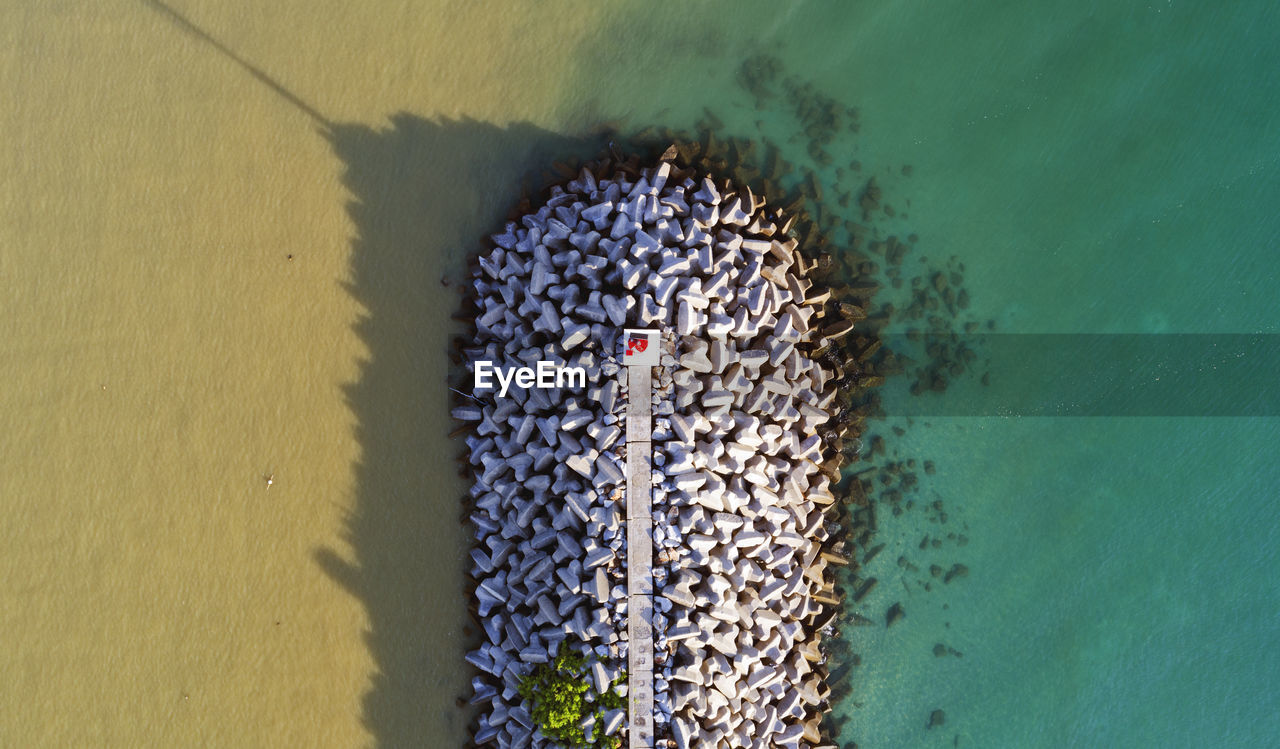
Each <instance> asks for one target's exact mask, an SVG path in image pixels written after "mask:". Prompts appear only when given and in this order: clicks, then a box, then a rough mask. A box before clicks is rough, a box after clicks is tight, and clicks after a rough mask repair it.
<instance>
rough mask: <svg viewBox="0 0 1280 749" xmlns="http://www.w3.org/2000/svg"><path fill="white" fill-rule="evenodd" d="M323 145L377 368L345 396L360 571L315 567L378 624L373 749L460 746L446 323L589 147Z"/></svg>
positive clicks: (474, 134) (432, 134)
mask: <svg viewBox="0 0 1280 749" xmlns="http://www.w3.org/2000/svg"><path fill="white" fill-rule="evenodd" d="M324 134H325V137H326V138H328V140H329V141H330V142H331V144H332V146H333V149H334V152H335V153H336V154H337V156H338V157H339V158H340V159H341V160H342V162H343V164H344V169H345V171H344V173H343V178H342V179H343V184H344V185H345V187H346V189H347V190H348V191H349V193H350V201H349V203H348V206H347V210H348V214H349V215H350V217H351V221H352V224H353V226H354V229H355V236H354V237H353V238H352V252H351V271H350V277H349V278H348V279H347V281H346V282H345V286H346V288H347V290H348V291H349V292H350V293H351V295H352V296H353V297H354V298H355V299H356V300H357V301H359V302H360V304H361V305H362V306H363V308H364V310H365V312H364V314H363V316H362V317H361V319H360V320H359V322H358V323H357V324H356V326H355V329H356V333H357V334H358V335H359V337H360V340H361V341H362V342H363V343H364V345H365V346H366V348H367V358H366V359H365V360H364V361H363V362H361V364H360V374H359V378H358V379H357V380H356V381H355V382H353V383H351V384H349V385H347V386H345V388H344V393H345V397H346V400H347V403H348V405H349V407H350V408H351V412H352V414H353V416H354V418H355V422H356V424H355V430H356V435H357V438H358V440H359V442H360V445H361V458H360V462H359V463H358V465H357V466H356V468H355V470H356V496H355V499H354V510H353V511H352V512H351V515H350V517H349V518H348V521H347V538H346V540H347V542H348V543H349V545H350V557H349V561H348V558H347V556H346V554H344V553H342V552H341V551H339V550H335V549H330V548H324V549H319V550H317V551H316V553H315V558H316V561H317V562H318V563H319V564H320V566H321V567H322V568H323V569H324V570H325V572H326V573H327V574H328V575H329V576H330V577H332V578H333V579H334V580H336V581H337V582H338V583H339V584H340V585H342V586H343V587H344V588H345V589H346V590H348V591H349V592H350V593H351V594H352V595H353V596H355V597H356V598H358V599H360V601H361V602H362V603H363V604H364V606H365V608H366V611H367V613H368V618H369V625H370V629H369V631H368V632H367V633H366V642H367V645H368V647H369V650H370V653H371V654H372V656H373V659H374V661H375V663H376V668H377V670H376V672H375V673H374V674H372V675H371V677H370V685H369V688H368V691H367V692H366V693H365V695H364V700H363V721H364V724H365V726H366V728H367V729H368V730H369V732H370V733H371V734H372V735H373V737H374V740H375V744H376V745H377V746H379V747H401V746H447V745H461V744H462V743H464V742H465V740H466V737H467V724H468V722H469V720H470V714H469V711H468V710H465V709H461V708H459V707H458V706H457V704H455V700H456V699H457V698H458V697H459V696H463V695H465V694H466V693H467V692H468V686H467V684H468V682H467V676H468V675H469V674H470V673H471V670H470V668H468V667H467V666H466V663H465V662H464V660H463V655H464V652H465V650H466V648H467V647H468V645H469V644H470V639H471V638H470V634H471V630H470V627H468V626H467V625H466V621H467V615H466V610H467V591H466V582H465V580H466V577H465V575H466V572H467V569H468V568H469V564H468V563H467V552H468V549H469V546H470V530H469V529H468V528H467V527H466V526H465V525H463V524H461V523H460V522H459V520H460V516H461V515H462V514H463V511H462V508H463V504H462V503H461V502H460V501H459V500H460V498H461V497H462V496H463V495H464V494H465V493H466V491H467V489H468V484H467V482H465V481H464V480H463V479H461V478H459V476H458V470H457V466H456V464H455V462H454V461H455V456H456V455H457V454H458V453H459V452H460V451H461V449H462V447H463V445H462V443H461V440H459V439H449V438H448V437H447V436H446V435H447V434H448V433H449V431H450V429H452V426H451V424H450V421H449V408H450V399H449V395H450V394H449V391H448V390H447V389H446V384H447V378H448V375H449V371H450V369H449V367H450V365H449V361H448V355H447V349H448V345H449V337H450V336H451V335H452V334H454V333H455V332H457V330H456V328H458V327H459V326H457V324H456V323H454V322H453V321H452V320H451V319H450V318H451V315H454V314H456V312H457V310H458V297H457V294H456V290H457V289H458V285H459V283H460V281H459V279H461V278H462V276H463V274H462V270H463V267H464V264H465V260H466V257H467V255H468V254H469V253H471V251H472V250H473V249H474V248H475V247H476V246H478V244H479V243H480V242H481V240H482V238H483V237H484V236H486V235H487V234H489V233H492V232H493V231H495V230H497V229H498V228H500V223H501V221H502V220H503V218H504V216H505V215H506V212H507V211H508V210H510V208H511V207H512V206H513V205H515V204H516V203H517V202H518V200H519V197H520V189H521V184H522V182H526V181H527V180H528V179H529V178H531V174H532V170H534V169H541V168H542V167H544V166H546V165H548V164H551V163H552V160H553V159H555V158H559V157H563V156H565V155H571V154H574V153H577V152H579V151H582V150H583V149H587V145H586V141H585V140H579V139H575V138H570V137H567V136H562V135H557V134H555V133H551V132H548V131H546V130H542V129H540V128H537V127H535V126H532V125H528V124H516V125H512V126H509V127H498V126H495V125H492V124H488V123H482V122H476V121H473V120H465V119H464V120H427V119H423V118H421V117H418V116H415V115H411V114H404V113H401V114H398V115H396V116H394V117H392V118H391V120H390V123H389V125H388V126H387V127H383V128H372V127H369V126H367V125H363V124H331V125H330V126H329V127H327V128H325V129H324ZM595 147H596V146H594V145H593V146H592V147H591V148H590V149H588V150H594V149H595Z"/></svg>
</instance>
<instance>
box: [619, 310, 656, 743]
mask: <svg viewBox="0 0 1280 749" xmlns="http://www.w3.org/2000/svg"><path fill="white" fill-rule="evenodd" d="M622 340H623V346H624V349H623V351H624V354H623V363H624V364H626V365H627V391H628V397H627V699H628V700H629V702H630V710H629V711H628V713H629V715H630V721H631V725H630V730H629V732H628V734H629V742H628V746H629V747H630V749H653V729H654V726H653V517H652V514H651V513H652V512H653V501H652V495H651V493H650V492H651V487H652V486H653V443H652V442H651V440H652V438H653V377H652V374H653V373H652V370H651V369H650V367H653V366H656V365H657V364H658V361H659V349H660V348H661V346H660V343H659V342H660V341H661V335H660V333H659V331H656V330H627V331H625V332H624V334H623V339H622Z"/></svg>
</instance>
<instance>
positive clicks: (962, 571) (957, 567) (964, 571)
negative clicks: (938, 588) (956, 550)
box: [942, 564, 969, 583]
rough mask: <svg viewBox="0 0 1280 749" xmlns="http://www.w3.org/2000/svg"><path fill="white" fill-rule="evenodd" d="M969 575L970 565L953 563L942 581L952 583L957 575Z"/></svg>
mask: <svg viewBox="0 0 1280 749" xmlns="http://www.w3.org/2000/svg"><path fill="white" fill-rule="evenodd" d="M968 576H969V568H968V567H966V566H964V565H963V564H953V565H951V569H949V570H947V574H946V575H945V576H944V577H943V578H942V582H944V583H950V582H951V581H952V580H954V579H956V578H957V577H968Z"/></svg>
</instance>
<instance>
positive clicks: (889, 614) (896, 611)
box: [884, 603, 907, 627]
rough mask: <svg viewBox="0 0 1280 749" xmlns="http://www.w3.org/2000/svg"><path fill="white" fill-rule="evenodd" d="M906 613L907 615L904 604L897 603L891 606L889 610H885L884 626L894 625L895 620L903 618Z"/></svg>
mask: <svg viewBox="0 0 1280 749" xmlns="http://www.w3.org/2000/svg"><path fill="white" fill-rule="evenodd" d="M906 615H907V612H905V611H903V610H902V604H901V603H895V604H893V605H892V606H890V607H889V610H888V611H886V612H885V615H884V626H886V627H892V626H893V625H894V623H895V622H897V621H898V620H900V619H902V618H903V617H904V616H906Z"/></svg>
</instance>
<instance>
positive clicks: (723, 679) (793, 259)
mask: <svg viewBox="0 0 1280 749" xmlns="http://www.w3.org/2000/svg"><path fill="white" fill-rule="evenodd" d="M526 208H527V209H528V210H527V211H525V212H523V213H522V214H521V215H519V216H518V217H517V218H516V219H515V220H513V221H511V222H510V223H508V224H507V226H506V227H505V228H504V231H502V232H500V233H499V234H497V235H495V236H494V237H493V238H492V246H491V247H490V248H489V249H488V250H487V251H486V252H484V253H482V254H481V255H480V256H479V257H478V259H477V264H476V267H475V271H474V275H473V278H472V284H471V289H470V300H469V307H468V313H467V317H468V319H469V320H471V321H472V322H473V326H472V330H471V331H470V334H469V337H468V340H467V341H465V343H464V346H463V347H462V352H461V353H462V354H463V358H464V360H466V361H469V362H476V361H480V360H484V361H489V362H495V363H496V365H497V366H504V367H514V366H531V365H533V364H534V363H536V362H538V361H550V362H553V363H554V364H555V365H557V366H565V367H582V368H584V369H586V370H587V371H588V372H589V373H590V375H591V376H589V377H588V382H587V383H586V385H585V386H567V387H562V388H550V389H539V388H533V387H529V388H520V387H513V388H511V391H510V392H509V393H508V395H507V397H505V398H497V397H495V395H494V394H493V393H488V394H486V393H483V392H481V393H476V394H475V398H478V400H473V399H466V398H463V399H460V402H459V403H458V404H457V406H456V407H455V409H454V416H455V417H456V418H458V419H459V420H461V421H462V422H464V423H465V424H464V426H463V427H462V429H460V432H461V433H463V434H464V435H465V438H466V442H467V447H468V455H467V460H468V464H469V465H470V466H471V467H472V469H473V471H472V472H473V476H474V485H473V489H472V491H471V496H470V507H471V512H470V519H471V522H472V524H473V526H474V528H475V530H476V536H477V544H476V547H475V548H474V550H473V552H472V557H473V562H474V564H473V569H472V575H473V578H474V582H475V588H474V590H475V600H474V603H475V609H474V613H475V614H476V618H477V622H478V624H479V626H480V628H481V629H482V631H483V642H482V643H481V645H480V646H479V647H478V648H477V649H476V650H475V651H473V652H471V653H470V654H468V656H467V659H468V661H469V662H470V663H472V665H474V666H475V667H476V669H477V671H478V672H479V673H478V674H477V676H476V677H475V678H474V680H473V687H474V695H473V697H472V701H473V702H474V703H476V704H478V705H480V706H481V714H480V716H479V718H478V723H477V727H476V731H475V741H476V743H477V744H485V743H495V744H497V745H500V746H525V745H547V744H548V737H547V736H546V733H547V730H546V726H545V721H543V720H540V718H539V715H538V713H539V710H540V707H539V701H538V699H537V698H536V697H534V698H530V696H529V690H528V689H527V688H525V689H523V690H522V685H524V684H525V683H526V682H527V681H528V679H529V676H530V674H531V673H533V672H534V671H536V670H537V669H538V667H539V666H544V667H545V666H546V665H547V664H555V663H556V662H557V656H558V655H560V654H561V653H563V652H566V650H567V651H570V652H572V653H574V654H576V656H578V657H581V659H582V663H583V666H582V667H581V672H580V673H581V681H582V686H583V690H582V692H581V694H582V698H581V702H580V703H575V704H578V705H579V716H580V718H581V720H580V726H579V727H580V728H581V730H582V733H581V735H580V738H581V740H582V741H583V742H585V743H587V744H588V745H599V746H610V745H616V743H613V742H615V741H617V740H619V739H621V738H622V737H624V736H626V737H627V738H629V739H631V740H632V741H633V742H634V740H635V738H636V737H635V736H633V735H629V723H628V720H627V718H628V716H627V714H626V711H625V710H624V709H620V708H618V707H610V706H611V705H614V704H617V703H615V702H614V699H613V697H614V696H624V695H625V693H626V688H625V680H624V678H623V677H624V676H625V674H624V672H623V667H624V664H625V662H626V657H627V654H628V652H629V643H628V639H627V627H626V614H627V611H626V609H627V604H626V596H627V590H626V584H625V579H626V572H627V570H626V553H625V544H626V540H627V525H626V523H625V522H624V514H625V504H624V503H625V502H626V496H625V494H626V478H627V471H626V462H627V456H626V454H625V441H624V440H623V439H622V437H623V434H624V431H623V430H624V429H625V427H626V423H625V421H626V417H625V404H626V402H627V400H628V398H629V397H630V395H631V394H630V393H629V392H628V387H627V379H626V377H625V371H624V370H623V368H622V367H621V364H620V361H621V355H622V352H621V351H620V350H619V344H620V334H621V330H622V328H624V327H642V328H650V329H657V330H659V331H661V336H662V337H661V339H660V340H661V346H662V356H661V358H660V363H659V365H658V366H656V367H654V368H653V370H652V373H651V374H652V382H653V396H652V398H653V400H652V403H651V406H652V415H653V429H652V435H651V440H652V470H653V480H652V486H651V488H650V496H651V502H652V506H651V513H652V514H651V521H652V522H651V527H652V542H653V544H654V548H655V554H654V558H653V568H652V570H653V571H652V582H653V590H654V593H655V595H654V603H653V612H652V624H653V643H652V644H653V651H654V657H653V660H654V663H653V669H654V673H655V679H654V684H653V691H654V720H655V726H654V727H653V728H654V729H655V734H656V743H657V745H674V746H680V747H690V746H758V745H777V746H793V747H800V746H806V747H809V746H822V745H823V737H822V731H821V717H822V715H823V713H824V712H825V710H826V709H828V705H827V703H826V700H827V697H828V695H829V690H828V689H827V687H826V684H825V680H824V679H825V667H824V662H825V656H824V654H823V651H822V647H821V639H822V636H823V633H824V631H828V629H829V627H830V626H831V624H832V620H833V619H834V614H835V608H836V606H838V604H839V596H838V595H837V593H836V589H835V585H834V576H833V573H832V570H831V567H832V566H833V565H838V564H842V563H844V562H845V559H844V556H843V549H842V547H841V543H840V541H839V540H837V539H838V534H836V535H833V534H832V532H831V525H830V518H829V515H834V514H835V512H838V510H836V509H835V508H836V507H837V505H838V503H837V501H836V494H837V493H836V491H835V489H834V487H835V484H836V482H837V481H838V480H839V468H840V465H841V464H842V462H843V456H842V455H841V452H840V448H841V445H840V440H841V437H842V435H843V434H844V433H845V431H846V429H847V427H848V426H849V424H850V421H849V419H848V418H847V411H846V408H845V407H846V406H847V400H846V399H845V398H843V397H842V394H841V383H846V384H847V382H848V377H849V375H850V373H847V372H845V371H843V369H842V364H841V362H842V361H844V360H843V359H842V358H841V357H840V356H838V355H836V354H835V351H836V350H837V348H836V347H833V344H838V342H839V341H840V340H841V339H842V338H843V337H844V336H845V335H847V334H848V333H850V332H851V330H852V329H853V327H854V323H855V320H857V319H858V318H860V317H861V316H862V311H861V309H859V308H857V307H853V306H852V305H849V304H844V303H841V302H839V301H838V300H836V299H835V298H834V297H833V294H832V290H831V289H830V288H828V287H825V286H823V285H821V284H820V283H816V282H815V281H814V280H813V278H812V277H811V276H812V275H813V274H812V271H813V270H814V268H815V261H814V260H812V259H810V258H808V257H806V254H805V252H804V251H802V249H801V247H800V242H799V241H798V240H797V239H796V238H795V237H793V236H792V227H793V223H794V221H795V216H794V215H789V214H788V213H787V211H785V210H782V209H780V208H778V207H775V206H771V205H769V204H768V203H767V202H766V201H765V200H764V199H763V198H762V197H761V196H758V195H755V194H754V193H753V192H752V191H751V189H750V188H749V187H745V186H737V185H734V184H733V183H731V182H729V181H726V180H717V179H715V178H713V177H712V176H711V175H709V174H707V173H705V172H703V171H701V170H699V169H697V168H694V167H692V166H689V165H688V164H682V163H681V159H680V151H679V149H677V148H675V147H673V148H671V149H668V151H667V152H666V153H665V154H663V156H662V157H661V158H660V159H658V160H657V161H656V162H653V163H650V164H647V165H645V164H641V163H640V162H639V161H638V160H637V159H635V158H632V159H626V160H624V159H621V158H617V155H616V154H615V155H614V157H612V158H604V159H601V160H599V161H596V162H592V163H591V164H588V165H587V166H585V167H583V168H582V169H581V170H580V171H579V172H578V173H577V175H576V176H574V177H573V178H571V179H566V181H564V182H563V183H560V184H557V185H553V186H552V187H551V188H550V189H549V190H548V192H547V193H546V201H545V203H543V204H542V205H540V206H538V207H537V208H536V209H535V208H532V207H531V206H526ZM543 671H545V668H544V669H543ZM540 673H541V672H540ZM522 691H523V693H522ZM543 717H545V714H544V715H543ZM631 717H633V718H634V717H635V716H631ZM550 738H555V737H554V736H553V737H550ZM562 740H563V738H562ZM551 743H554V742H551ZM633 745H635V744H634V743H633Z"/></svg>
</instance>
